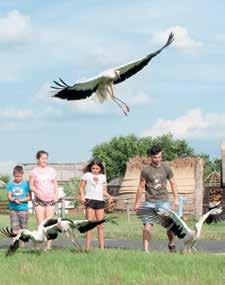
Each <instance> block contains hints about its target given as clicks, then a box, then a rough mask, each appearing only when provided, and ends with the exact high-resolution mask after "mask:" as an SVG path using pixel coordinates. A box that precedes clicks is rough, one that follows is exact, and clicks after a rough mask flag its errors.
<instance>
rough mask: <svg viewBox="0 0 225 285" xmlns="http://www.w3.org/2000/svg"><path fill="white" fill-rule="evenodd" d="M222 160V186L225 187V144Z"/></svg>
mask: <svg viewBox="0 0 225 285" xmlns="http://www.w3.org/2000/svg"><path fill="white" fill-rule="evenodd" d="M221 159H222V173H221V184H222V185H221V186H222V187H225V142H224V143H222V145H221Z"/></svg>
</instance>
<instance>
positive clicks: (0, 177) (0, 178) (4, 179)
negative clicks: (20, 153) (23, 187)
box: [0, 175, 10, 183]
mask: <svg viewBox="0 0 225 285" xmlns="http://www.w3.org/2000/svg"><path fill="white" fill-rule="evenodd" d="M0 180H2V181H3V182H5V183H8V182H9V180H10V177H9V175H0Z"/></svg>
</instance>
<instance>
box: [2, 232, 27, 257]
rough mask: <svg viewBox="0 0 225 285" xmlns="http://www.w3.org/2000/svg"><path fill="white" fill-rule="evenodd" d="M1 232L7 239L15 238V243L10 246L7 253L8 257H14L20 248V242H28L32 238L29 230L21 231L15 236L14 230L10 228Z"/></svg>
mask: <svg viewBox="0 0 225 285" xmlns="http://www.w3.org/2000/svg"><path fill="white" fill-rule="evenodd" d="M0 232H1V234H2V235H4V236H5V237H9V238H13V242H12V243H11V244H10V246H9V248H8V250H7V251H6V256H9V255H13V254H14V253H15V252H16V250H17V249H18V248H19V241H20V240H22V241H23V242H28V241H29V239H30V238H31V236H30V234H28V233H29V231H28V230H20V231H19V233H18V234H14V233H13V231H12V230H10V229H9V228H8V227H6V228H4V229H0Z"/></svg>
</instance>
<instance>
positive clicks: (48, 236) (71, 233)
mask: <svg viewBox="0 0 225 285" xmlns="http://www.w3.org/2000/svg"><path fill="white" fill-rule="evenodd" d="M115 219H116V217H108V218H104V219H102V220H95V221H89V220H75V221H72V220H69V219H62V218H48V219H46V220H45V221H43V222H42V223H41V224H40V225H39V226H38V229H37V230H36V231H30V230H28V229H22V230H20V231H19V232H18V234H14V233H13V232H12V231H11V230H9V229H8V228H5V229H0V232H1V234H3V235H4V236H6V237H11V238H13V242H12V244H11V245H10V247H9V249H8V251H7V252H6V255H7V256H8V255H12V254H13V253H14V252H15V251H16V250H17V249H18V248H19V240H21V241H23V242H28V241H29V240H32V241H33V242H34V243H44V242H46V241H47V240H54V239H56V238H57V237H58V233H62V234H66V236H67V237H68V238H70V239H71V241H72V243H73V244H74V245H75V246H76V248H78V249H79V250H81V246H80V244H79V242H78V240H77V239H76V235H75V230H78V231H79V232H80V233H85V232H87V231H89V230H92V229H93V228H95V227H97V226H98V225H100V224H102V223H105V222H111V223H115V224H116V222H115Z"/></svg>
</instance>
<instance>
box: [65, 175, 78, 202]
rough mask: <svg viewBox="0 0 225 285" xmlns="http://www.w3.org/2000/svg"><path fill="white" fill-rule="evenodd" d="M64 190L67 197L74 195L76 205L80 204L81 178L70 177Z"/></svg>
mask: <svg viewBox="0 0 225 285" xmlns="http://www.w3.org/2000/svg"><path fill="white" fill-rule="evenodd" d="M63 191H64V193H65V195H66V197H74V207H77V206H79V204H80V202H79V193H80V178H78V177H74V178H72V179H70V180H69V181H68V182H67V183H66V184H65V185H64V186H63Z"/></svg>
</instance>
